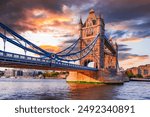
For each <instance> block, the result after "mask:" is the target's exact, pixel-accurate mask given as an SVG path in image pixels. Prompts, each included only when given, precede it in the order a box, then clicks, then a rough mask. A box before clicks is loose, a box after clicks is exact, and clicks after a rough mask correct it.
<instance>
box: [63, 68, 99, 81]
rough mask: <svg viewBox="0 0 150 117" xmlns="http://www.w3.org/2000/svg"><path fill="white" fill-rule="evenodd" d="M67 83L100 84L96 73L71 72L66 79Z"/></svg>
mask: <svg viewBox="0 0 150 117" xmlns="http://www.w3.org/2000/svg"><path fill="white" fill-rule="evenodd" d="M66 81H67V82H78V83H101V81H99V80H98V79H97V73H96V72H92V71H85V72H80V71H71V72H69V75H68V77H67V79H66Z"/></svg>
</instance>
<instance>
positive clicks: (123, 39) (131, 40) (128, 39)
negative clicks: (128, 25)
mask: <svg viewBox="0 0 150 117" xmlns="http://www.w3.org/2000/svg"><path fill="white" fill-rule="evenodd" d="M142 40H143V39H141V38H135V37H130V38H118V39H117V42H127V43H128V42H130V43H131V42H141V41H142Z"/></svg>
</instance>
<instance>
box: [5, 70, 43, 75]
mask: <svg viewBox="0 0 150 117" xmlns="http://www.w3.org/2000/svg"><path fill="white" fill-rule="evenodd" d="M41 73H42V71H39V70H26V69H24V70H20V69H5V71H4V76H6V77H35V76H38V75H40V74H41Z"/></svg>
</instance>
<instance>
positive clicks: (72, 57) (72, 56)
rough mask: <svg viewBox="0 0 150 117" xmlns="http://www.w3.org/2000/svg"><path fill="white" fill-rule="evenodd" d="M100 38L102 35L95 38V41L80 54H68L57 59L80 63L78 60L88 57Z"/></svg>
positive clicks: (58, 56)
mask: <svg viewBox="0 0 150 117" xmlns="http://www.w3.org/2000/svg"><path fill="white" fill-rule="evenodd" d="M99 36H100V34H98V35H97V36H96V37H95V39H94V40H93V41H92V42H91V43H90V44H89V45H88V46H86V47H85V48H84V49H82V50H80V51H78V52H74V53H70V54H67V55H57V59H59V60H62V61H78V60H81V59H82V58H84V57H85V56H87V55H88V54H89V53H90V52H91V51H92V49H93V48H94V46H95V44H96V42H97V40H98V39H99Z"/></svg>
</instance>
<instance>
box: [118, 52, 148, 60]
mask: <svg viewBox="0 0 150 117" xmlns="http://www.w3.org/2000/svg"><path fill="white" fill-rule="evenodd" d="M133 58H134V59H135V58H137V59H138V60H143V59H148V58H149V56H148V55H138V54H131V53H119V60H120V61H123V60H127V59H133Z"/></svg>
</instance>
